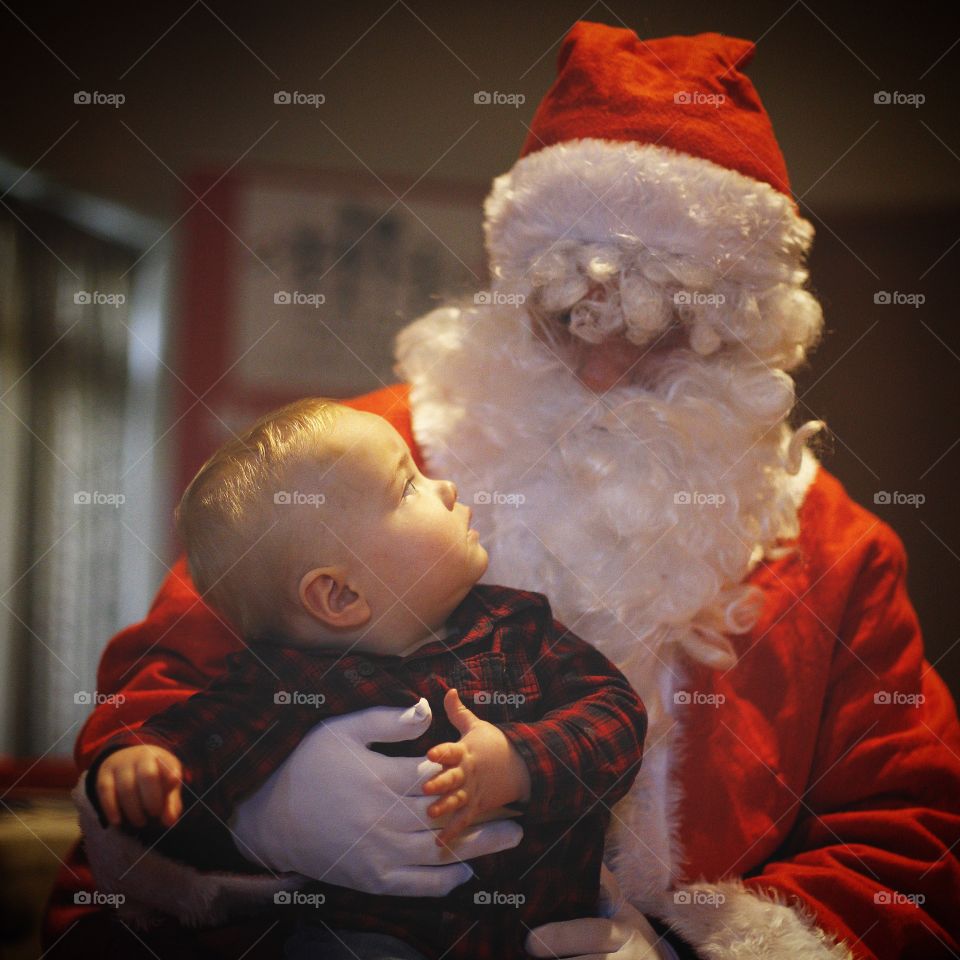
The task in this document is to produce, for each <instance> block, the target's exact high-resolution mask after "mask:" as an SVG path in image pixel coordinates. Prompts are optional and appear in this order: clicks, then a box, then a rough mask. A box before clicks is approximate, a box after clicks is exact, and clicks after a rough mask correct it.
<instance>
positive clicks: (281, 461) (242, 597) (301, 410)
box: [174, 397, 342, 637]
mask: <svg viewBox="0 0 960 960" xmlns="http://www.w3.org/2000/svg"><path fill="white" fill-rule="evenodd" d="M341 411H342V407H341V405H340V404H338V403H336V402H335V401H333V400H329V399H327V398H325V397H307V398H305V399H303V400H297V401H295V402H294V403H290V404H288V405H287V406H285V407H281V408H280V409H279V410H274V411H272V412H270V413H268V414H266V415H265V416H263V417H261V418H260V419H259V420H258V421H257V422H256V423H254V424H253V425H252V426H250V427H249V428H248V429H247V430H246V431H244V432H243V433H242V434H241V435H240V436H238V437H235V438H234V439H233V440H230V441H228V442H227V443H225V444H224V445H223V446H222V447H220V448H219V449H218V450H217V451H216V453H214V454H213V456H211V457H210V459H209V460H207V462H206V463H205V464H204V465H203V466H202V467H201V468H200V470H199V471H198V472H197V474H196V476H195V477H194V478H193V480H191V481H190V484H189V485H188V486H187V489H186V490H185V491H184V494H183V496H182V498H181V499H180V503H179V504H178V505H177V508H176V510H175V512H174V516H175V519H176V525H177V532H178V533H179V535H180V538H181V541H182V543H183V545H184V547H185V548H186V553H187V567H188V569H189V571H190V576H191V578H192V579H193V583H194V586H195V587H196V589H197V592H198V593H199V594H200V595H201V596H202V597H203V599H204V600H205V601H206V602H207V603H209V604H210V605H211V606H212V607H214V608H215V609H216V610H218V611H219V612H220V613H222V614H223V615H224V616H225V617H226V618H227V619H228V620H229V621H231V623H232V624H233V625H234V626H235V627H236V628H237V629H239V631H240V632H241V634H242V635H243V636H244V637H256V636H258V635H266V634H269V633H273V632H276V631H282V630H283V629H284V625H285V615H286V613H287V612H288V611H290V610H292V609H293V606H294V605H295V604H296V601H297V598H296V596H295V593H294V591H292V590H291V582H292V578H294V577H295V576H296V573H297V572H296V570H295V569H294V566H295V565H296V564H297V563H299V562H300V561H301V558H300V555H299V554H300V551H299V550H298V549H297V548H296V539H297V538H296V527H297V524H296V514H297V513H298V511H297V510H295V509H291V508H290V497H291V491H290V490H289V489H287V487H288V481H289V480H290V478H291V474H292V468H293V467H295V466H296V465H298V464H302V463H304V462H306V461H307V460H310V461H316V460H317V459H318V458H319V459H320V460H321V461H322V460H323V459H324V451H325V450H326V451H327V452H328V453H329V454H330V458H331V462H332V459H333V456H334V454H335V451H333V450H332V449H331V445H330V443H329V440H330V434H331V430H332V427H333V424H334V421H335V420H336V419H337V417H338V415H339V414H340V412H341ZM318 476H319V474H318ZM313 495H315V494H313Z"/></svg>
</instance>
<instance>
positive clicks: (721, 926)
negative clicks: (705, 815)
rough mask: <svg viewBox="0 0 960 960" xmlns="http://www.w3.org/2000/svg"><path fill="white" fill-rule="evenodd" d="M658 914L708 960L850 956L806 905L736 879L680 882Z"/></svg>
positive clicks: (814, 959)
mask: <svg viewBox="0 0 960 960" xmlns="http://www.w3.org/2000/svg"><path fill="white" fill-rule="evenodd" d="M658 914H659V911H658ZM661 919H662V920H663V921H665V922H666V923H669V924H670V926H671V927H673V928H674V929H675V930H676V931H677V933H679V934H680V935H681V936H682V937H683V938H684V939H685V940H686V941H687V942H688V943H690V944H691V945H692V946H693V948H694V949H695V950H696V951H697V953H698V954H699V955H700V956H701V957H704V958H708V960H758V958H761V957H762V958H764V960H853V954H852V953H851V951H850V950H849V948H848V947H847V946H846V945H845V944H844V943H842V942H837V941H836V940H835V938H833V937H832V936H830V935H829V934H827V933H825V932H824V931H823V930H822V929H820V928H819V927H818V926H817V924H816V919H815V918H814V916H813V913H812V911H810V910H809V909H808V908H806V907H805V906H803V905H801V904H799V903H796V904H795V905H788V904H787V903H786V902H784V900H782V899H781V898H780V897H779V896H778V895H777V894H776V893H775V892H774V891H770V892H769V893H768V892H767V891H762V892H761V891H756V890H752V889H749V888H747V887H745V886H744V885H743V884H742V883H741V882H740V881H739V880H726V881H721V882H720V883H693V884H689V885H685V886H683V887H680V888H678V889H677V890H675V891H673V892H672V893H671V894H668V895H667V899H666V900H665V906H664V907H663V913H662V915H661Z"/></svg>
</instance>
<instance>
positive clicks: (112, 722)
mask: <svg viewBox="0 0 960 960" xmlns="http://www.w3.org/2000/svg"><path fill="white" fill-rule="evenodd" d="M408 398H409V387H408V386H407V385H406V384H396V385H394V386H389V387H384V388H382V389H380V390H377V391H375V392H373V393H368V394H365V395H363V396H361V397H356V398H353V399H350V400H344V401H343V403H344V404H346V405H347V406H350V407H353V408H354V409H357V410H367V411H369V412H371V413H377V414H380V415H381V416H382V417H384V418H385V419H386V420H389V421H390V423H391V424H393V426H394V427H395V428H396V429H397V431H398V432H399V433H400V435H401V436H402V437H403V438H404V440H406V442H407V444H408V445H409V446H410V449H411V451H412V453H413V456H414V459H415V460H416V461H417V463H418V465H419V466H421V468H422V466H423V461H422V456H421V454H420V451H419V450H418V449H417V447H416V444H415V443H414V441H413V434H412V431H411V426H410V408H409V403H408ZM240 649H241V643H240V640H239V638H238V637H237V636H236V635H235V633H234V631H233V629H232V628H231V627H230V626H229V625H228V624H227V623H225V622H224V621H223V620H222V619H220V618H219V617H218V616H217V615H216V614H215V613H214V612H213V611H212V610H211V609H210V608H209V607H208V606H207V605H206V604H205V603H204V602H203V601H202V600H201V599H200V598H199V596H198V595H197V592H196V590H194V587H193V584H192V582H191V581H190V575H189V574H188V573H187V567H186V560H185V559H184V557H182V556H181V557H180V558H178V560H177V561H176V563H174V565H173V567H172V568H171V569H170V572H169V573H168V574H167V576H166V578H165V579H164V581H163V583H162V584H161V585H160V590H159V591H158V593H157V595H156V597H155V598H154V601H153V604H152V605H151V607H150V611H149V613H148V614H147V616H146V618H145V619H144V620H141V621H140V622H139V623H135V624H133V625H131V626H129V627H126V628H125V629H124V630H121V631H120V633H118V634H117V635H116V636H115V637H114V638H113V639H112V640H111V641H110V642H109V643H108V644H107V647H106V649H105V650H104V652H103V655H102V657H101V659H100V666H99V669H98V670H97V692H98V694H101V695H112V696H109V697H101V702H100V703H99V704H98V706H97V707H96V708H95V709H94V711H93V713H91V714H90V716H89V717H88V718H87V721H86V723H85V724H84V727H83V729H82V730H81V731H80V735H79V736H78V737H77V742H76V745H75V747H74V757H75V759H76V762H77V766H78V767H79V768H80V769H81V770H86V769H87V767H89V765H90V763H91V762H92V760H93V758H94V757H95V756H96V755H97V753H98V752H99V751H100V749H101V747H102V746H103V745H104V744H105V743H106V742H107V740H109V739H110V738H111V737H113V736H114V735H116V734H118V733H120V732H121V731H123V730H124V729H128V728H133V729H135V728H137V727H139V726H140V725H141V724H142V723H143V722H144V721H145V720H147V719H148V718H149V717H151V716H153V715H154V714H155V713H159V712H160V711H161V710H165V709H166V708H167V707H170V706H173V705H174V704H175V703H179V702H181V701H183V700H186V699H187V698H188V697H190V696H192V695H193V694H194V693H197V692H198V691H199V690H200V689H202V688H203V687H204V686H206V684H207V683H208V682H209V681H210V680H211V679H212V678H213V677H215V676H216V675H217V674H219V673H221V672H222V671H223V669H224V665H225V664H224V660H225V658H226V657H227V655H228V654H230V653H233V652H234V651H236V650H240Z"/></svg>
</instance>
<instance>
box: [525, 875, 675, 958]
mask: <svg viewBox="0 0 960 960" xmlns="http://www.w3.org/2000/svg"><path fill="white" fill-rule="evenodd" d="M600 910H601V912H602V913H604V914H606V916H605V917H582V918H580V919H578V920H563V921H560V922H559V923H545V924H544V925H543V926H541V927H535V928H534V929H533V930H531V931H530V933H528V934H527V941H526V944H525V946H526V950H527V953H529V954H530V955H531V956H533V957H571V958H574V960H677V954H676V951H675V950H674V949H673V947H671V946H670V944H669V943H667V942H666V941H665V940H661V939H660V938H659V937H658V936H657V932H656V930H654V929H653V927H651V926H650V923H649V922H648V920H647V918H646V917H645V916H644V915H643V914H642V913H641V912H640V911H639V910H637V909H636V908H635V907H633V906H631V905H630V904H629V903H627V901H626V899H625V898H624V897H623V895H622V894H621V893H620V887H619V886H618V885H617V881H616V878H615V877H614V875H613V874H612V873H611V872H610V871H609V870H608V869H607V868H606V867H603V868H602V870H601V873H600Z"/></svg>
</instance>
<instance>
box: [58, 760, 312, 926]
mask: <svg viewBox="0 0 960 960" xmlns="http://www.w3.org/2000/svg"><path fill="white" fill-rule="evenodd" d="M86 777H87V775H86V773H83V774H81V776H80V780H79V782H78V783H77V785H76V786H75V787H74V788H73V792H72V794H71V797H72V799H73V802H74V805H75V806H76V808H77V812H78V814H79V820H80V828H81V830H82V831H83V836H84V845H85V847H86V851H87V858H88V860H89V861H90V867H91V869H92V870H93V875H94V879H95V881H96V884H97V888H96V892H97V893H98V894H101V895H108V896H110V897H112V898H113V899H112V900H110V901H107V902H110V903H113V904H115V905H116V907H117V913H118V915H119V916H120V917H121V918H122V919H123V920H124V921H126V922H127V923H130V924H131V926H135V927H138V928H140V929H141V930H145V929H147V928H148V927H150V926H151V925H152V922H153V920H155V919H156V917H157V916H158V915H161V914H167V915H169V916H172V917H175V918H176V919H177V920H178V921H179V922H180V923H182V924H183V925H184V926H188V927H199V926H215V925H217V924H221V923H226V922H228V921H230V920H233V919H237V918H239V917H241V916H249V915H250V914H251V913H254V912H258V911H259V910H262V909H265V908H268V907H270V906H272V904H273V897H274V894H276V893H279V892H281V891H286V890H294V889H296V888H297V887H300V886H302V884H303V883H304V878H303V877H301V876H299V875H298V874H283V875H279V876H273V875H270V874H266V875H262V874H254V875H247V874H239V873H214V872H211V873H204V872H201V871H200V870H196V869H195V868H193V867H190V866H187V865H186V864H183V863H179V862H178V861H176V860H171V859H170V858H168V857H165V856H163V855H162V854H160V853H157V852H156V851H154V850H148V849H147V848H146V847H145V846H144V845H143V844H142V843H140V841H139V840H137V839H136V838H135V837H132V836H129V835H128V834H125V833H123V832H122V831H120V830H118V829H116V828H115V827H108V828H107V829H104V828H103V827H101V826H100V821H99V819H98V817H97V812H96V810H94V808H93V806H92V804H91V803H90V800H89V799H88V797H87V792H86V789H85V786H84V783H85V781H86ZM78 896H79V895H78Z"/></svg>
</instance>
